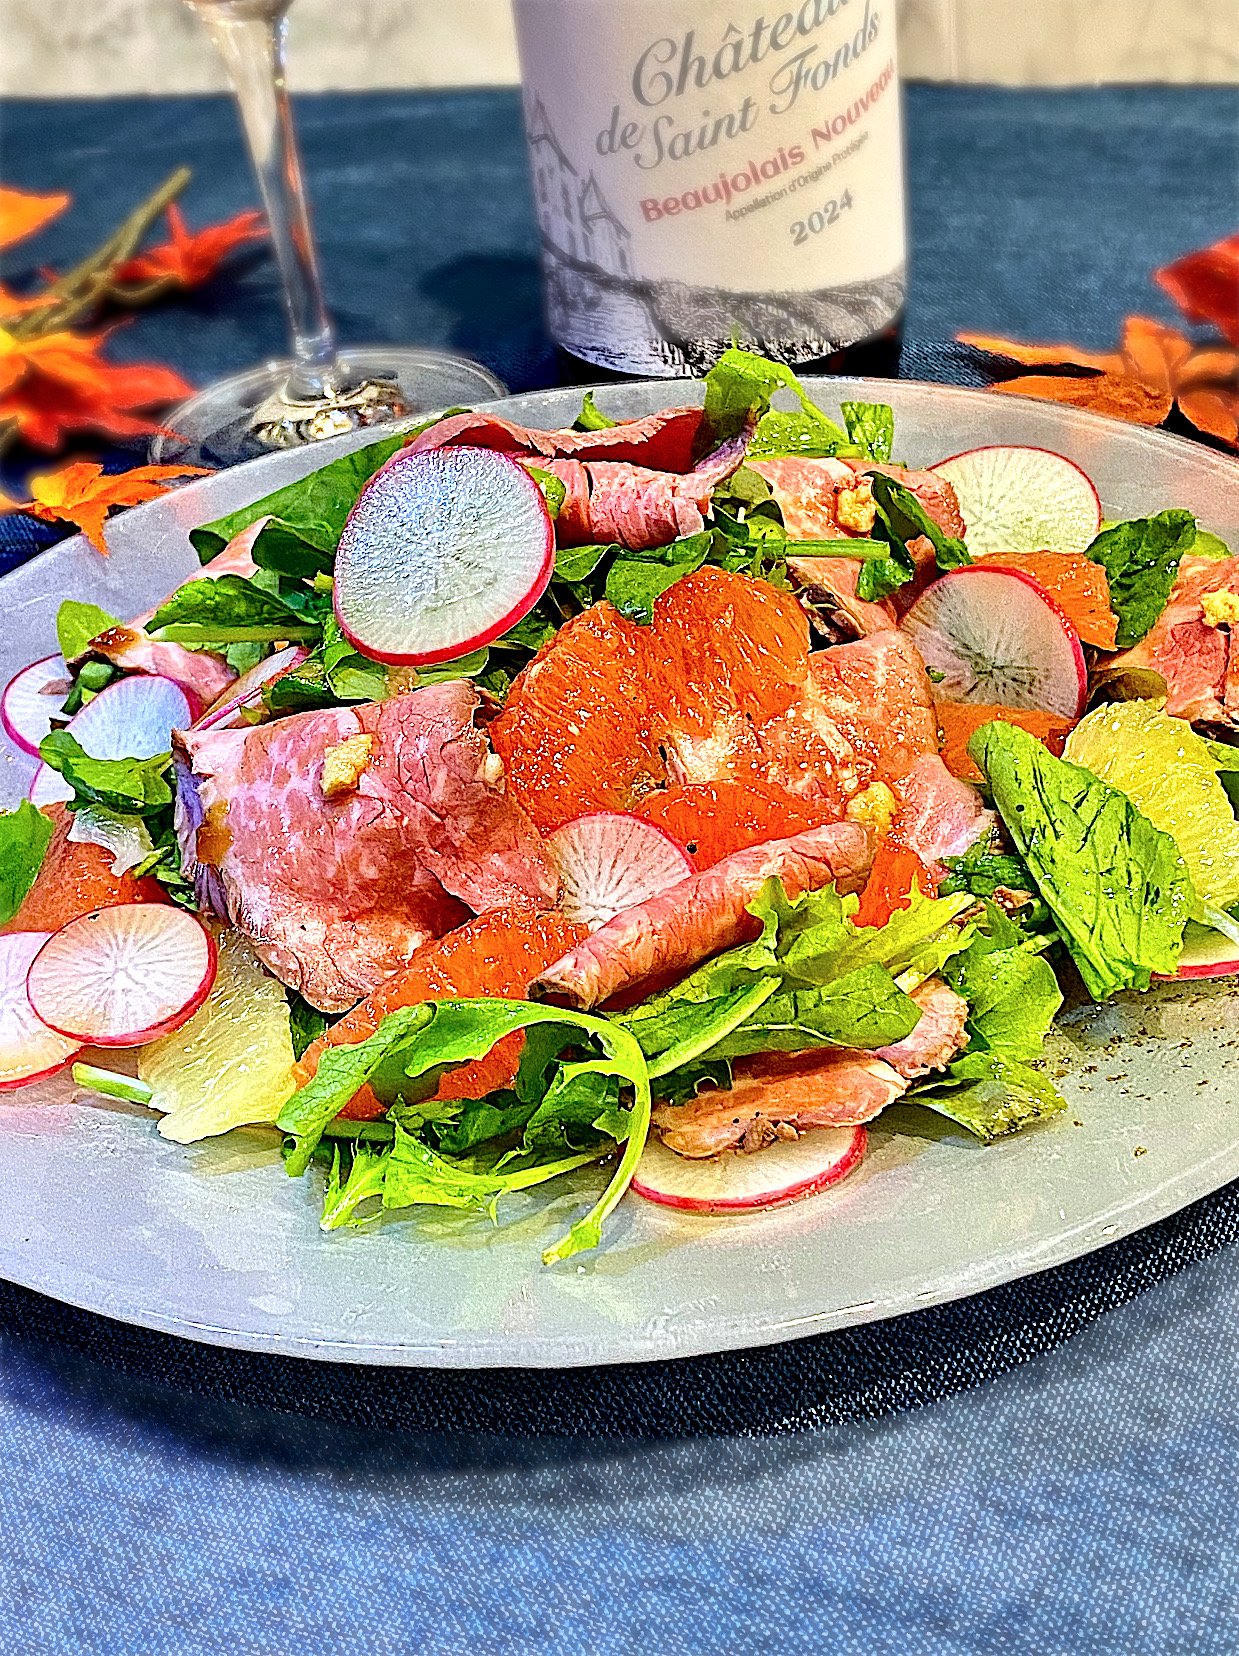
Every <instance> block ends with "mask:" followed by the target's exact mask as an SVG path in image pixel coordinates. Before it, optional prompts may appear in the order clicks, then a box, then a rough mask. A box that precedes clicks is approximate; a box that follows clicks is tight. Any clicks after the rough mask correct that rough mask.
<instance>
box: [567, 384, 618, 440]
mask: <svg viewBox="0 0 1239 1656" xmlns="http://www.w3.org/2000/svg"><path fill="white" fill-rule="evenodd" d="M619 423H620V422H619V421H618V420H609V419H608V418H607V416H606V415H605V414H604V413H603V412H602V410H601V409H600V408H599V407H598V405H597V403H596V402H595V401H594V393H593V392H592V391H587V392H586V393H585V396H584V398H583V399H582V402H581V412H580V413H579V414H578V415H577V417H576V419H575V420H573V422H572V429H573V430H574V431H609V430H610V429H611V427H612V426H617V425H619Z"/></svg>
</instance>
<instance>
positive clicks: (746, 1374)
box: [0, 87, 1239, 1656]
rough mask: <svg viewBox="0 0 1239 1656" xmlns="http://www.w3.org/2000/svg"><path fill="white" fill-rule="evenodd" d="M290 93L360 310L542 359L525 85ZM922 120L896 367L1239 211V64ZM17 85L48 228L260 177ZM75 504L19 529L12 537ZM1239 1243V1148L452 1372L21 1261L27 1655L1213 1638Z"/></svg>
mask: <svg viewBox="0 0 1239 1656" xmlns="http://www.w3.org/2000/svg"><path fill="white" fill-rule="evenodd" d="M298 114H299V119H300V123H301V132H302V139H303V146H304V149H305V152H306V160H307V165H308V170H309V174H310V177H311V180H312V188H313V194H314V197H315V203H316V208H317V219H318V229H319V236H320V242H321V245H322V251H323V260H324V266H325V270H326V276H327V285H328V288H329V291H330V297H331V300H332V303H333V305H334V308H335V311H336V315H337V317H338V319H339V323H340V330H341V334H342V336H343V337H344V338H345V339H346V340H352V341H357V342H361V341H365V340H418V341H426V342H429V343H441V344H449V345H454V346H457V347H462V348H464V349H466V350H469V351H470V352H472V353H473V354H475V355H477V356H478V357H480V358H481V359H482V360H483V361H485V362H486V363H487V364H488V366H490V367H492V368H493V369H494V370H495V371H496V372H497V373H499V374H500V375H501V376H502V377H503V378H504V379H505V380H506V381H507V382H508V383H509V384H510V385H511V386H512V387H513V389H523V388H526V387H529V386H534V385H540V384H546V383H549V382H550V381H551V380H552V379H553V378H554V373H555V364H554V357H553V354H552V352H551V349H550V346H549V344H548V342H547V340H546V338H545V336H544V334H543V332H542V329H541V325H540V323H539V320H538V282H537V269H536V238H535V232H534V226H533V219H532V212H531V207H530V202H529V196H528V190H527V186H526V181H525V169H524V156H523V150H522V145H521V140H520V133H519V118H518V112H517V101H516V97H515V94H513V93H509V92H477V93H472V92H471V93H451V94H371V95H365V96H347V97H345V96H327V97H320V98H306V99H302V100H300V101H299V105H298ZM908 114H909V155H910V171H911V184H912V204H913V229H914V244H915V258H914V264H913V278H912V291H911V298H910V302H909V312H908V334H909V339H908V345H907V347H906V350H905V361H904V372H905V373H907V374H909V375H910V376H913V377H919V378H933V379H942V380H956V381H964V382H975V381H978V380H979V379H980V377H981V368H982V365H981V363H980V362H979V360H978V359H976V358H975V357H973V356H972V354H971V353H969V352H967V351H965V350H963V349H961V348H959V347H957V346H953V345H952V344H951V343H950V341H951V337H952V335H953V334H954V332H955V331H956V330H957V329H960V328H965V327H972V328H979V329H986V330H990V329H992V330H994V331H996V332H1005V333H1012V334H1017V335H1019V334H1023V335H1027V336H1028V337H1043V338H1044V337H1050V336H1054V337H1066V338H1072V339H1076V340H1079V341H1080V342H1081V343H1085V344H1090V345H1095V346H1102V345H1107V344H1110V343H1111V342H1112V341H1113V339H1114V337H1115V333H1116V329H1117V325H1118V322H1119V319H1120V318H1121V316H1122V315H1123V314H1125V313H1126V312H1128V311H1132V310H1141V311H1144V312H1145V313H1148V314H1154V315H1163V316H1169V315H1171V314H1172V313H1171V312H1170V310H1169V308H1168V306H1167V303H1166V301H1165V300H1164V299H1163V298H1162V296H1161V295H1160V293H1159V291H1158V290H1157V289H1155V288H1154V287H1152V286H1151V285H1150V283H1149V281H1148V275H1147V273H1148V271H1149V270H1150V269H1151V268H1152V267H1153V266H1155V265H1157V264H1159V263H1162V262H1164V261H1165V260H1166V259H1168V258H1171V257H1173V256H1174V255H1176V254H1178V253H1180V252H1183V251H1185V250H1186V249H1188V248H1190V247H1194V246H1198V245H1201V244H1203V243H1205V242H1207V241H1212V240H1214V239H1216V238H1217V237H1219V236H1222V235H1224V234H1228V233H1232V232H1233V231H1234V229H1235V227H1236V222H1237V221H1239V188H1237V183H1236V179H1237V174H1239V142H1237V138H1239V94H1237V93H1236V92H1233V91H1231V90H1227V89H1214V90H1200V89H1190V90H1185V89H1180V90H1169V89H1158V88H1121V89H1106V90H1102V91H1096V92H1066V93H1035V92H1025V93H1006V92H997V91H993V90H990V89H980V88H970V89H935V88H928V87H913V88H910V89H909V95H908ZM3 119H4V130H3V142H4V150H3V159H2V170H3V176H4V178H5V181H6V182H9V183H13V184H16V185H20V186H22V187H25V188H31V189H53V188H61V187H68V188H70V189H72V190H73V191H74V193H75V196H76V203H75V207H74V210H73V213H72V214H71V215H68V216H66V218H65V219H64V220H62V221H61V222H60V223H59V224H58V225H55V226H53V227H52V228H51V229H49V230H48V231H47V232H46V233H45V234H44V236H43V237H42V238H41V239H40V241H39V242H38V243H34V244H31V245H32V247H33V252H32V253H31V254H30V255H29V257H30V259H31V261H32V263H33V262H34V261H36V260H37V262H38V263H40V264H42V263H45V262H48V263H52V264H55V265H59V266H61V267H62V268H63V266H64V265H66V264H68V263H70V262H71V261H72V260H73V259H74V258H75V257H76V256H80V253H81V251H82V249H83V248H84V247H85V246H87V245H91V244H92V243H93V241H95V240H98V239H101V237H102V235H103V234H104V233H106V231H107V230H109V229H110V228H111V227H112V225H113V224H114V223H115V222H116V220H117V219H119V217H120V216H121V215H122V213H123V211H124V210H125V209H126V208H127V207H128V206H129V205H131V203H132V201H133V200H135V199H136V198H137V197H138V196H140V195H141V194H142V193H143V192H144V191H145V190H146V189H149V188H150V187H152V186H153V185H154V184H155V183H156V182H157V181H158V180H159V179H160V178H161V177H162V176H163V175H164V174H165V173H166V172H167V171H168V170H170V168H171V167H172V166H173V165H174V164H176V163H178V162H180V161H182V160H185V161H188V162H189V163H191V164H192V165H193V166H194V167H195V169H196V173H197V177H196V179H195V182H194V184H193V186H192V187H191V190H190V192H189V193H188V196H187V197H186V200H185V207H186V210H187V213H188V215H189V218H190V220H191V222H192V223H194V224H200V223H203V222H207V221H213V220H216V219H219V218H222V217H224V216H226V215H228V214H231V213H233V212H236V211H238V210H239V209H240V208H242V207H245V206H249V205H251V204H252V190H251V186H250V183H249V179H248V176H247V173H246V169H245V164H244V161H243V158H242V155H241V153H240V148H239V144H238V140H237V135H236V126H235V118H234V116H233V114H232V111H231V109H230V107H229V105H228V104H227V103H226V102H225V101H223V100H218V99H206V98H204V99H177V100H172V99H152V100H139V99H129V100H108V101H106V102H98V103H78V102H63V103H37V104H36V103H22V102H12V103H10V104H9V106H8V107H7V109H6V110H5V111H4V117H3ZM18 252H19V253H20V254H22V255H23V256H24V250H18ZM19 278H20V270H13V271H11V272H10V276H9V279H10V280H13V281H17V280H19ZM282 340H283V329H282V322H281V317H280V312H279V305H278V295H277V290H276V288H275V284H274V280H273V277H272V273H271V270H270V267H269V265H268V264H267V263H266V262H265V261H264V260H262V259H255V260H251V261H250V262H249V263H248V264H247V265H244V266H242V267H241V268H240V269H239V270H238V272H237V273H236V274H234V275H232V276H230V277H229V278H227V279H226V280H223V281H221V282H219V283H217V284H215V285H214V286H213V287H211V288H210V289H208V290H206V291H204V292H203V293H200V294H198V295H196V296H194V297H193V298H192V299H191V300H189V301H188V302H186V303H183V304H178V305H175V306H166V307H162V308H160V309H158V310H156V311H154V312H152V313H150V314H148V315H145V316H143V317H141V318H140V319H139V320H138V321H137V322H136V323H135V324H134V325H133V326H132V327H131V328H129V329H127V330H125V331H123V332H122V333H121V334H119V335H118V336H117V338H116V340H115V342H114V347H113V349H114V351H115V354H116V355H117V356H119V357H128V358H131V359H138V358H141V359H147V360H149V359H152V358H154V359H158V360H163V361H167V362H170V363H172V364H173V365H175V366H176V367H178V368H180V369H181V371H182V372H184V373H185V374H186V376H187V377H189V378H190V379H194V380H197V381H199V382H201V381H205V380H207V379H210V378H212V377H214V376H216V375H218V374H220V373H223V372H226V371H229V370H233V369H236V368H240V367H243V366H247V365H249V364H251V363H252V362H254V361H257V360H259V359H260V358H261V357H263V356H266V355H270V354H273V353H275V352H278V351H279V350H280V349H281V346H282ZM54 535H55V531H53V530H50V529H48V528H46V527H45V526H41V525H37V524H35V523H34V522H33V521H32V520H30V519H10V520H7V521H5V522H3V523H2V524H0V570H3V569H4V568H11V567H13V566H14V564H15V563H17V562H20V561H21V559H22V558H23V557H25V556H28V555H29V553H30V552H31V551H33V550H34V549H35V548H37V547H38V546H40V545H44V544H47V542H48V541H49V540H50V539H52V538H54ZM2 1178H3V1169H0V1192H2V1189H3V1186H2ZM0 1200H3V1196H2V1194H0ZM1237 1237H1239V1187H1231V1188H1230V1189H1229V1190H1226V1191H1223V1192H1220V1193H1219V1194H1218V1195H1217V1196H1215V1197H1213V1198H1210V1199H1209V1200H1207V1201H1205V1202H1201V1203H1198V1204H1197V1205H1196V1206H1195V1207H1194V1208H1192V1209H1190V1210H1188V1211H1187V1212H1185V1213H1184V1214H1181V1215H1178V1216H1176V1217H1175V1218H1174V1219H1172V1220H1168V1221H1166V1222H1165V1223H1164V1224H1162V1225H1159V1226H1155V1227H1153V1228H1152V1229H1151V1230H1149V1231H1146V1232H1144V1233H1142V1234H1141V1235H1139V1236H1137V1237H1133V1238H1129V1239H1127V1240H1126V1241H1125V1242H1122V1243H1120V1244H1118V1245H1116V1246H1114V1247H1112V1248H1109V1249H1106V1250H1103V1251H1102V1252H1100V1253H1097V1254H1094V1255H1092V1256H1090V1257H1089V1258H1088V1259H1086V1260H1082V1261H1079V1262H1077V1263H1076V1264H1075V1265H1072V1266H1067V1267H1063V1268H1061V1269H1059V1270H1057V1271H1053V1272H1049V1273H1046V1274H1045V1275H1044V1276H1041V1277H1038V1278H1034V1279H1031V1280H1029V1281H1027V1282H1024V1283H1019V1284H1013V1285H1011V1286H1009V1287H1007V1288H1004V1289H999V1290H996V1291H994V1292H993V1293H990V1294H987V1295H983V1296H980V1297H979V1298H977V1299H974V1300H970V1301H966V1302H962V1303H961V1304H959V1305H956V1306H947V1307H942V1308H939V1309H937V1310H934V1311H930V1312H926V1313H923V1314H921V1315H919V1316H916V1317H910V1318H904V1319H901V1320H900V1321H898V1322H895V1323H891V1324H880V1325H875V1326H873V1327H870V1328H867V1329H861V1330H855V1331H851V1332H848V1333H844V1334H840V1335H833V1336H827V1337H824V1338H822V1339H819V1340H811V1341H804V1342H799V1343H797V1344H794V1345H788V1346H782V1347H778V1348H773V1349H771V1350H768V1351H764V1352H755V1353H745V1354H738V1355H729V1356H727V1357H720V1358H715V1359H701V1360H697V1361H695V1362H692V1363H684V1364H676V1365H666V1366H660V1367H654V1368H650V1369H636V1368H630V1369H619V1370H607V1371H596V1372H584V1373H581V1372H577V1373H572V1374H567V1375H559V1376H545V1377H539V1376H536V1375H517V1374H489V1375H483V1376H478V1377H474V1378H472V1379H470V1380H468V1381H467V1382H462V1381H461V1380H459V1379H453V1378H452V1377H451V1376H443V1375H427V1376H418V1375H415V1374H414V1375H409V1374H393V1373H391V1372H390V1371H352V1370H341V1369H336V1368H332V1367H330V1366H325V1365H314V1364H307V1363H297V1362H294V1361H291V1360H279V1359H275V1360H271V1359H262V1358H258V1357H254V1356H252V1355H248V1354H232V1353H222V1352H217V1351H207V1350H200V1349H199V1348H196V1347H193V1346H190V1345H188V1344H186V1343H184V1342H180V1341H175V1340H171V1339H166V1338H163V1337H160V1336H153V1335H146V1334H143V1333H141V1332H139V1331H135V1330H128V1329H124V1328H121V1327H119V1326H118V1325H115V1324H111V1323H107V1322H105V1321H103V1320H102V1319H98V1318H95V1317H92V1316H89V1315H87V1314H85V1313H80V1312H73V1311H67V1310H65V1309H64V1308H62V1307H58V1306H56V1305H54V1304H52V1303H51V1302H49V1301H47V1300H43V1299H40V1298H39V1297H38V1296H36V1295H33V1294H29V1293H26V1292H24V1291H22V1290H17V1289H13V1288H11V1287H7V1286H5V1285H2V1284H0V1656H9V1653H10V1652H12V1653H14V1656H16V1653H18V1652H20V1653H22V1656H44V1653H47V1656H70V1653H71V1656H79V1653H91V1656H94V1653H98V1656H113V1653H116V1656H122V1653H123V1656H130V1653H134V1656H165V1653H166V1656H215V1653H217V1652H223V1651H227V1652H229V1653H230V1656H231V1653H236V1656H249V1653H253V1656H276V1653H279V1656H284V1653H287V1652H297V1653H298V1656H300V1653H304V1656H318V1653H320V1652H322V1653H324V1656H327V1653H331V1656H338V1653H340V1652H349V1653H351V1652H377V1653H383V1656H386V1653H389V1652H390V1653H404V1652H410V1653H412V1652H417V1653H419V1656H420V1653H423V1652H424V1653H426V1656H466V1653H468V1656H474V1653H476V1652H478V1651H487V1652H493V1653H494V1656H541V1653H543V1652H545V1653H548V1656H629V1653H633V1656H635V1653H637V1652H643V1653H644V1652H651V1653H654V1656H664V1653H666V1656H681V1653H683V1656H689V1653H692V1656H696V1653H698V1652H701V1653H709V1656H718V1653H720V1652H723V1653H726V1656H733V1653H734V1656H740V1653H747V1652H763V1653H764V1652H770V1653H771V1656H792V1653H796V1656H798V1653H800V1652H805V1653H806V1656H807V1653H814V1656H816V1653H818V1652H823V1653H831V1656H833V1653H835V1652H838V1653H845V1652H846V1653H851V1652H856V1653H857V1656H877V1653H886V1652H890V1653H892V1656H895V1653H898V1656H948V1653H949V1656H956V1653H958V1656H981V1653H989V1652H993V1653H995V1656H997V1653H1002V1656H1024V1653H1027V1656H1058V1653H1064V1656H1066V1653H1073V1656H1074V1653H1075V1652H1086V1651H1087V1652H1089V1653H1096V1656H1109V1653H1114V1656H1144V1653H1146V1652H1147V1653H1150V1656H1153V1653H1156V1656H1161V1653H1171V1652H1174V1653H1177V1652H1182V1653H1184V1656H1187V1653H1191V1656H1215V1653H1216V1656H1223V1653H1230V1652H1233V1651H1234V1650H1235V1649H1236V1648H1239V1543H1237V1542H1236V1533H1237V1526H1239V1453H1237V1451H1239V1407H1237V1405H1236V1397H1237V1395H1239V1361H1237V1358H1239V1334H1237V1332H1236V1330H1237V1328H1239V1246H1236V1238H1237ZM914 1404H920V1405H921V1407H918V1408H913V1407H912V1405H914Z"/></svg>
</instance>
